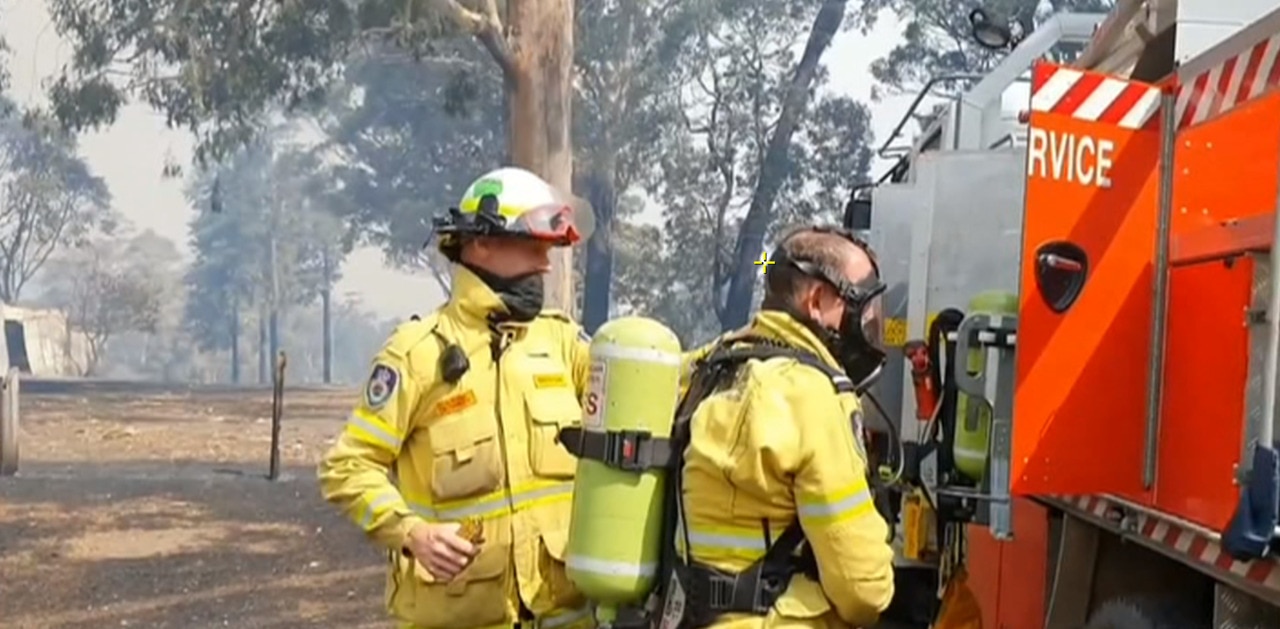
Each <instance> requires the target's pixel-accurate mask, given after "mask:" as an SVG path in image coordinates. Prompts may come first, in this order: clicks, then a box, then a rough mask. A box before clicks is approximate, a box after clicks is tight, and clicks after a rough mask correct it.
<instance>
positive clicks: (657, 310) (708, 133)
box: [619, 0, 870, 343]
mask: <svg viewBox="0 0 1280 629" xmlns="http://www.w3.org/2000/svg"><path fill="white" fill-rule="evenodd" d="M810 11H812V9H810ZM812 24H813V14H812V13H811V12H803V11H797V10H796V9H795V8H794V7H792V6H790V5H788V4H786V3H774V2H769V1H768V0H754V1H752V2H739V3H733V4H724V5H717V12H716V13H714V14H713V17H712V18H705V17H704V19H703V20H702V21H701V22H699V23H697V24H696V30H695V32H694V34H693V36H692V37H691V38H690V42H689V44H688V46H687V51H686V52H685V53H684V54H682V55H681V56H680V76H681V77H683V78H682V85H681V89H680V90H679V91H678V92H677V93H678V94H679V110H678V111H679V112H680V117H679V123H678V124H677V125H675V126H674V127H673V128H672V129H671V130H670V131H669V132H668V133H665V134H664V135H663V137H662V138H661V140H660V146H659V159H658V161H657V167H658V171H657V173H658V177H657V179H656V185H655V186H654V187H653V188H652V189H650V190H649V193H650V194H651V195H652V196H653V197H654V198H655V200H656V201H657V202H658V203H659V204H661V205H662V206H663V207H664V211H663V225H662V227H661V229H660V231H661V233H662V234H663V237H662V238H661V239H660V240H659V243H660V244H658V245H657V247H656V250H655V247H654V245H651V244H648V243H644V244H629V245H626V248H628V249H630V248H631V247H633V246H634V247H635V251H628V252H627V253H626V254H625V256H624V258H625V259H626V261H623V262H622V264H621V265H620V266H622V267H623V268H620V269H619V277H620V278H625V279H624V280H623V281H622V282H620V284H621V285H620V287H619V289H620V290H619V293H620V294H619V298H620V302H621V304H622V305H623V306H624V308H625V309H635V310H640V311H643V312H647V313H649V314H650V315H651V316H657V317H658V318H660V319H662V320H663V321H667V322H668V323H669V324H670V325H672V326H673V329H675V330H677V332H679V333H680V335H681V337H682V339H683V340H684V341H685V342H686V343H693V342H700V341H705V340H706V339H708V338H710V337H711V336H713V335H715V334H717V333H718V332H719V331H720V329H721V321H722V319H723V317H724V316H725V314H726V313H725V310H724V291H725V288H726V284H727V282H728V280H729V274H730V273H731V271H732V270H733V269H732V266H731V265H732V262H731V260H732V255H733V250H734V248H735V245H736V243H737V239H738V236H739V234H738V228H739V225H740V223H741V220H742V218H743V216H744V215H745V213H746V209H747V207H748V206H749V205H750V203H751V200H752V196H753V193H754V191H755V188H756V184H757V182H758V181H759V178H760V176H761V172H762V170H761V169H762V166H763V163H764V156H765V153H766V149H767V146H768V144H769V141H770V138H771V135H772V131H773V128H774V125H776V123H777V121H778V118H779V115H780V113H781V111H782V99H783V96H784V94H785V90H786V88H787V86H788V84H789V82H790V80H791V78H792V77H793V75H794V73H795V67H796V63H797V61H798V59H797V55H796V52H795V42H797V41H804V40H805V39H806V37H807V36H808V33H809V29H810V28H811V27H812ZM826 78H827V77H826V72H825V70H821V69H820V71H819V72H818V74H817V76H816V78H815V81H814V85H813V86H812V91H813V96H812V97H813V98H814V99H815V100H814V102H813V104H812V105H811V106H810V107H809V108H808V113H807V115H804V116H801V117H800V119H799V122H798V126H797V128H796V133H795V135H794V136H793V137H792V139H791V143H790V147H789V149H788V151H787V153H786V159H785V163H784V167H783V168H782V169H781V173H780V176H781V183H780V193H779V196H778V199H777V202H776V211H775V212H774V215H775V220H774V221H772V222H771V225H772V228H771V229H770V232H771V233H772V232H774V231H776V230H777V229H778V228H781V227H782V226H784V225H786V224H789V223H795V222H812V221H823V220H827V221H829V220H833V219H834V218H835V217H836V216H837V215H838V213H839V212H840V211H841V210H842V208H843V206H844V201H845V199H847V198H848V194H849V191H850V189H851V187H852V186H853V185H855V184H858V183H860V182H862V181H865V180H866V177H867V172H868V169H869V166H870V151H869V149H868V148H867V142H868V141H869V139H870V131H869V121H870V115H869V112H868V111H867V110H866V108H865V107H864V106H863V105H861V104H859V103H856V102H854V101H851V100H849V99H847V98H845V97H839V96H832V95H828V94H825V93H823V92H822V91H821V88H822V86H823V84H824V83H825V81H826ZM634 229H636V230H637V232H635V233H637V234H642V233H646V232H648V233H650V234H652V233H653V230H652V228H647V227H637V228H634ZM630 264H637V265H641V266H642V267H643V268H644V270H641V269H630V268H626V267H627V266H629V265H630Z"/></svg>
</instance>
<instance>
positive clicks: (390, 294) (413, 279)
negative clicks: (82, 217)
mask: <svg viewBox="0 0 1280 629" xmlns="http://www.w3.org/2000/svg"><path fill="white" fill-rule="evenodd" d="M898 31H899V24H898V23H897V21H896V20H894V19H892V16H885V17H884V18H883V19H881V20H880V21H879V23H878V25H877V28H876V30H875V31H873V32H871V33H870V34H869V35H867V36H862V35H860V34H859V33H857V32H850V33H842V34H840V35H838V36H837V37H836V38H835V40H834V41H833V42H832V46H831V48H830V49H829V50H828V51H827V54H826V56H825V58H824V61H825V62H826V64H827V67H828V68H830V70H831V81H830V88H829V89H830V91H832V92H835V93H840V94H846V95H848V96H851V97H853V98H856V99H859V100H861V101H863V102H866V103H867V104H868V105H869V106H870V108H871V112H872V127H873V130H874V132H875V137H876V142H877V146H878V144H879V143H880V142H883V141H884V138H885V137H887V136H888V134H889V133H890V132H891V131H892V130H893V127H894V126H895V125H897V123H898V120H899V119H900V118H901V117H902V115H903V114H904V113H905V112H906V108H907V106H908V105H909V104H910V101H911V99H912V98H913V97H914V95H911V94H908V95H903V96H898V97H893V98H886V99H884V100H882V101H880V102H871V101H870V94H871V86H872V83H873V82H872V79H871V75H870V72H869V71H868V66H869V65H870V63H871V61H872V60H874V59H876V58H878V57H880V56H882V55H883V54H884V53H886V52H888V50H889V49H890V48H891V47H892V46H893V44H894V43H895V41H896V40H897V38H898V36H897V34H898ZM0 33H3V36H4V38H5V39H6V40H7V41H8V43H9V46H10V48H11V49H12V51H11V53H10V56H9V60H8V65H9V71H10V74H11V75H12V81H11V86H10V91H11V94H12V96H13V98H14V99H15V100H16V101H18V102H19V103H22V104H28V105H30V104H37V103H41V102H43V100H44V90H43V87H42V83H43V81H44V80H46V79H48V78H49V77H50V76H52V75H54V74H55V73H56V72H57V71H58V69H59V68H60V67H61V66H62V64H63V63H65V62H66V60H67V59H68V58H69V56H70V55H71V53H72V49H71V46H70V45H69V44H67V43H66V42H64V41H62V40H61V38H60V37H59V36H58V33H57V32H56V30H55V28H54V26H53V23H52V21H51V20H50V19H49V16H48V14H47V12H46V11H45V0H0ZM799 45H803V42H799ZM191 147H192V142H191V140H190V136H188V135H187V134H186V133H185V132H183V131H174V130H170V129H167V128H165V124H164V117H163V116H162V115H160V114H158V113H156V112H154V111H153V110H151V109H150V108H149V107H147V106H146V105H138V104H135V105H129V106H127V107H125V108H124V109H123V111H121V113H120V116H119V118H118V119H117V120H116V122H115V124H114V125H112V126H111V127H110V128H108V129H105V130H102V131H98V132H94V133H89V134H86V135H85V136H84V137H83V138H82V139H81V154H82V155H83V156H84V158H85V159H86V161H87V162H88V164H89V166H90V168H91V169H93V171H94V172H96V173H97V174H98V175H100V176H101V177H103V178H104V179H105V180H106V182H107V184H108V185H109V186H110V188H111V193H112V195H113V197H114V203H115V206H116V209H117V210H118V211H119V212H120V213H121V214H123V215H124V216H125V217H127V218H128V220H129V221H130V222H131V223H132V224H133V225H134V226H135V227H136V228H137V229H139V230H144V229H152V230H154V231H155V232H157V233H159V234H161V235H163V236H166V237H168V238H170V239H172V240H173V241H174V242H175V243H176V244H177V245H178V247H179V249H180V250H182V251H183V252H184V254H186V255H188V256H190V255H191V253H190V250H189V248H188V246H187V241H188V227H187V226H188V224H189V223H190V221H191V218H192V216H193V215H194V212H195V210H194V209H193V208H192V207H191V206H190V205H189V204H188V203H187V201H186V199H185V198H183V195H182V180H181V179H165V178H162V177H161V171H162V169H163V167H164V164H165V163H166V161H171V162H177V163H179V164H182V165H184V166H186V165H188V164H189V163H190V157H191ZM885 168H887V164H886V163H883V162H877V164H876V166H874V170H873V174H879V173H880V172H882V171H883V170H884V169H885ZM343 273H344V277H343V279H342V281H341V282H340V283H339V285H338V291H337V292H338V294H339V295H346V296H352V297H355V298H357V299H358V300H359V301H360V302H361V303H362V304H363V305H364V307H365V308H367V309H369V310H372V311H373V312H374V313H375V314H377V315H378V316H379V317H395V318H400V317H407V316H408V315H410V314H413V313H418V312H425V311H429V310H430V309H431V308H433V307H434V306H435V305H436V304H437V303H438V301H439V299H440V291H439V289H438V288H437V286H436V284H435V281H434V280H433V279H432V278H431V277H430V274H429V273H428V272H426V271H422V272H418V273H406V272H403V271H398V270H395V269H393V268H391V267H389V266H387V265H385V264H384V263H383V260H382V254H381V253H380V252H379V251H378V250H377V249H374V248H364V249H360V250H357V251H355V252H354V253H353V254H352V256H351V257H350V258H349V260H348V262H347V265H346V268H345V269H344V271H343Z"/></svg>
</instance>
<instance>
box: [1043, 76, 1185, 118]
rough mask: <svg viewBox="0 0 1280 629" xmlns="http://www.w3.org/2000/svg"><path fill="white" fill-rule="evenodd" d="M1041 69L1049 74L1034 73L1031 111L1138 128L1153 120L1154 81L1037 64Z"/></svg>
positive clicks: (1157, 93)
mask: <svg viewBox="0 0 1280 629" xmlns="http://www.w3.org/2000/svg"><path fill="white" fill-rule="evenodd" d="M1041 72H1047V73H1048V76H1047V77H1045V76H1043V75H1042V76H1038V77H1037V81H1036V83H1037V85H1036V86H1035V87H1034V89H1033V90H1032V93H1031V111H1041V112H1048V113H1055V114H1062V115H1066V116H1071V117H1072V118H1075V119H1077V120H1089V121H1093V122H1105V123H1109V124H1114V125H1117V126H1120V127H1123V128H1126V129H1141V128H1144V127H1146V126H1148V125H1150V124H1152V123H1153V121H1154V120H1156V117H1155V113H1156V111H1158V110H1159V109H1160V88H1158V87H1155V86H1153V85H1147V84H1144V83H1137V82H1132V81H1125V80H1122V79H1116V78H1112V77H1109V76H1106V75H1104V74H1098V73H1096V72H1084V71H1081V70H1076V69H1073V68H1067V67H1062V66H1044V67H1042V68H1037V73H1041ZM1039 79H1043V80H1039Z"/></svg>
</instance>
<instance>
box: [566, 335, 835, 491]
mask: <svg viewBox="0 0 1280 629" xmlns="http://www.w3.org/2000/svg"><path fill="white" fill-rule="evenodd" d="M737 340H739V341H750V342H751V343H753V344H752V345H749V346H745V347H742V346H739V347H729V346H721V347H717V348H716V349H714V350H712V351H711V353H709V354H708V355H707V356H706V357H704V358H703V359H702V360H701V361H699V362H698V363H697V364H696V365H695V370H701V369H704V368H709V369H712V370H715V371H717V372H722V371H726V370H727V371H728V372H734V371H736V370H737V368H738V366H740V365H741V364H742V363H745V362H746V361H748V360H751V359H760V360H766V359H769V358H777V357H782V356H787V357H791V358H794V359H795V360H797V361H799V362H800V363H801V364H804V365H808V366H810V367H813V368H814V369H818V370H819V371H821V372H823V373H824V374H826V376H827V377H828V378H829V379H830V380H831V384H832V386H833V387H835V389H836V392H837V393H851V392H853V391H854V386H853V381H851V380H849V378H848V377H847V376H845V375H844V373H842V372H841V371H840V370H839V369H836V368H834V367H831V366H830V365H828V364H826V363H824V362H822V360H821V359H820V358H818V357H817V356H815V355H813V354H812V353H810V352H806V351H802V350H797V349H794V348H790V347H786V346H784V345H780V344H777V343H775V342H773V341H772V340H768V339H762V338H758V337H746V338H743V339H737ZM693 390H694V387H693V386H692V384H691V385H690V387H689V391H693ZM709 393H710V390H708V391H707V393H706V394H703V395H699V396H696V398H694V399H693V406H690V407H689V412H690V414H692V412H693V407H695V406H697V403H698V402H701V401H702V398H704V397H706V395H707V394H709ZM691 397H693V396H689V395H687V394H686V396H685V400H682V401H681V407H683V406H684V405H685V404H686V402H687V401H688V400H689V399H690V398H691ZM676 416H677V422H678V418H679V417H680V413H679V412H677V414H676ZM557 439H558V440H559V441H560V443H561V444H562V445H563V446H564V447H565V449H566V450H568V451H569V452H570V453H572V454H573V455H574V456H576V457H579V458H587V459H591V460H593V461H600V462H601V463H604V464H605V465H608V466H609V467H613V468H617V469H620V470H625V471H629V472H641V471H644V470H648V469H655V468H669V467H672V465H673V464H675V463H677V462H679V463H681V464H682V463H683V461H682V460H680V461H677V460H678V459H681V458H682V457H677V456H676V452H677V451H676V450H675V449H674V448H673V447H672V445H673V442H672V440H671V439H670V438H665V437H655V436H654V435H653V434H652V433H650V432H648V431H638V430H605V431H594V430H587V429H584V428H581V427H576V426H575V427H569V428H562V429H561V430H560V432H559V433H558V434H557ZM683 450H684V448H683V446H682V447H681V448H680V450H679V452H680V453H683Z"/></svg>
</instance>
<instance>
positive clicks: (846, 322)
mask: <svg viewBox="0 0 1280 629" xmlns="http://www.w3.org/2000/svg"><path fill="white" fill-rule="evenodd" d="M787 314H789V315H791V316H792V318H794V319H795V320H796V321H799V322H800V323H801V324H802V325H804V326H805V327H806V328H808V329H809V331H810V332H813V334H814V336H817V337H818V340H819V341H822V344H823V346H825V347H826V348H827V351H829V352H831V356H832V357H833V358H835V359H836V362H838V363H840V367H841V369H843V370H844V373H845V375H847V376H849V379H850V380H852V381H853V384H854V385H855V387H856V388H857V390H858V392H859V393H861V392H862V391H865V390H867V389H868V388H870V387H871V385H873V384H875V382H876V380H878V379H879V377H880V370H881V369H882V368H883V367H884V362H885V353H884V351H882V350H881V349H880V348H878V347H876V346H875V345H873V344H872V343H871V342H869V341H868V340H867V338H866V335H865V334H864V333H863V326H862V308H861V307H859V306H858V305H856V304H851V303H848V302H846V303H845V316H844V319H843V320H841V324H840V329H838V330H832V329H831V328H828V327H827V326H825V325H822V324H821V323H818V322H817V321H815V320H813V319H811V318H809V317H808V316H805V315H802V314H800V313H799V312H795V311H794V310H793V309H790V308H788V309H787Z"/></svg>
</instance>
